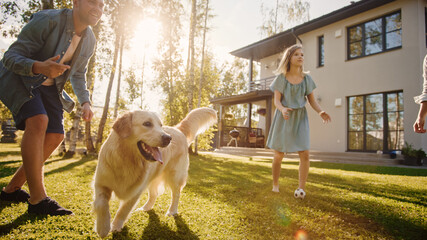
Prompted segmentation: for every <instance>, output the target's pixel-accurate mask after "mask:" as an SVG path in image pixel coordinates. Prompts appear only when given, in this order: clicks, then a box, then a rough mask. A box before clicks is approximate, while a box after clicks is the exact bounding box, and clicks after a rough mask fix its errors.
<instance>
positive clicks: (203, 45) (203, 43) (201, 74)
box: [194, 0, 209, 154]
mask: <svg viewBox="0 0 427 240" xmlns="http://www.w3.org/2000/svg"><path fill="white" fill-rule="evenodd" d="M208 11H209V0H206V7H205V21H204V25H203V39H202V59H201V61H200V78H199V93H198V99H197V107H198V108H199V107H200V104H201V101H202V86H203V78H204V63H205V45H206V32H207V27H208V26H207V25H208ZM197 140H198V138H197V136H196V139H195V140H194V153H195V154H198V143H197V142H198V141H197Z"/></svg>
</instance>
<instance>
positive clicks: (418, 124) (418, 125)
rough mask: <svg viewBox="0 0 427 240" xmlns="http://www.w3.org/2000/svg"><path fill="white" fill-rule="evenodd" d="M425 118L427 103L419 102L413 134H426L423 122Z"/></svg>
mask: <svg viewBox="0 0 427 240" xmlns="http://www.w3.org/2000/svg"><path fill="white" fill-rule="evenodd" d="M426 117H427V102H421V104H420V111H419V112H418V117H417V120H416V121H415V123H414V132H416V133H426V129H425V126H424V124H425V120H426Z"/></svg>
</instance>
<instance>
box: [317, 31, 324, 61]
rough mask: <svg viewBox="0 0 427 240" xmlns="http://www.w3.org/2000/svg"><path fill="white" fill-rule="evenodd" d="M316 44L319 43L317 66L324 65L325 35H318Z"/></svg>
mask: <svg viewBox="0 0 427 240" xmlns="http://www.w3.org/2000/svg"><path fill="white" fill-rule="evenodd" d="M317 41H318V45H319V59H318V60H319V63H318V66H319V67H322V66H324V65H325V37H324V36H320V37H319V38H318V40H317Z"/></svg>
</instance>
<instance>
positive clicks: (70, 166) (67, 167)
mask: <svg viewBox="0 0 427 240" xmlns="http://www.w3.org/2000/svg"><path fill="white" fill-rule="evenodd" d="M63 160H64V159H58V160H52V161H49V162H46V164H45V165H48V164H52V163H54V162H58V161H63ZM94 160H96V158H95V157H92V156H83V157H82V158H81V159H80V160H78V161H75V162H72V163H70V164H67V165H65V166H63V167H60V168H57V169H54V170H52V171H49V172H46V173H45V175H46V176H48V175H51V174H55V173H60V172H64V171H68V170H71V169H73V168H75V167H78V166H80V165H83V164H85V163H87V162H90V161H94Z"/></svg>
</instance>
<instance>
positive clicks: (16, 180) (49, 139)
mask: <svg viewBox="0 0 427 240" xmlns="http://www.w3.org/2000/svg"><path fill="white" fill-rule="evenodd" d="M62 140H64V134H61V133H46V135H45V140H44V145H43V159H44V161H43V162H45V161H46V160H47V159H48V158H49V157H50V155H51V154H52V153H53V151H55V149H56V148H58V146H59V144H61V142H62ZM26 181H27V178H26V176H25V170H24V166H23V165H21V166H20V167H19V168H18V170H16V172H15V174H14V176H13V177H12V179H11V180H10V182H9V184H8V185H7V186H6V187H4V188H3V191H4V192H6V193H12V192H14V191H16V190H18V189H20V188H21V187H22V186H23V185H24V184H25V182H26Z"/></svg>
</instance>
